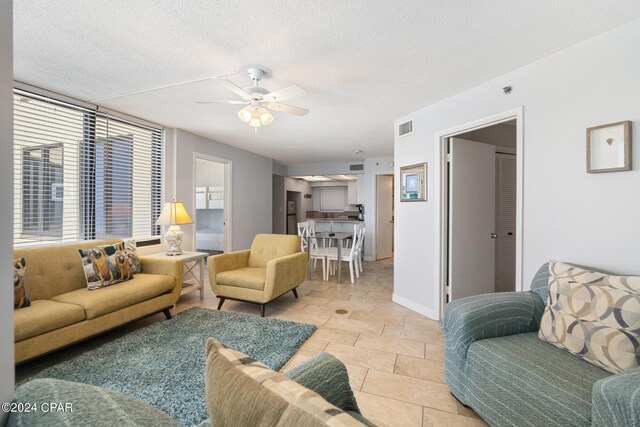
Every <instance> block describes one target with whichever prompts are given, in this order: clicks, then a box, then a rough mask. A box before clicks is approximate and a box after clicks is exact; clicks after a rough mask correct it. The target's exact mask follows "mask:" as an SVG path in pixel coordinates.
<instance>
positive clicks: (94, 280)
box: [78, 245, 133, 290]
mask: <svg viewBox="0 0 640 427" xmlns="http://www.w3.org/2000/svg"><path fill="white" fill-rule="evenodd" d="M78 251H79V252H80V257H82V266H83V268H84V276H85V278H86V279H87V288H89V290H92V289H99V288H103V287H105V286H109V285H113V284H115V283H120V282H124V281H126V280H130V279H132V278H133V273H132V272H131V267H130V266H129V260H128V258H127V255H126V254H125V253H124V252H123V251H121V250H118V248H117V247H116V246H115V245H110V246H105V247H102V248H95V249H79V250H78Z"/></svg>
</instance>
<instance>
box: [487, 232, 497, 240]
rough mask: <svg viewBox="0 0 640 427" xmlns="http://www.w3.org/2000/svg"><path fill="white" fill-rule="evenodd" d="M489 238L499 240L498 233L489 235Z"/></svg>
mask: <svg viewBox="0 0 640 427" xmlns="http://www.w3.org/2000/svg"><path fill="white" fill-rule="evenodd" d="M489 237H491V238H492V239H497V238H498V235H497V234H496V233H491V234H489Z"/></svg>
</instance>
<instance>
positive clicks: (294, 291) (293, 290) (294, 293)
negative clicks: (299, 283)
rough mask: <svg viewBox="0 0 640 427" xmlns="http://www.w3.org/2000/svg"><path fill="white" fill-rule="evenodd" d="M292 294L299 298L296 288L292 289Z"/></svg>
mask: <svg viewBox="0 0 640 427" xmlns="http://www.w3.org/2000/svg"><path fill="white" fill-rule="evenodd" d="M291 292H293V296H294V297H296V298H298V291H297V290H296V288H293V289H291Z"/></svg>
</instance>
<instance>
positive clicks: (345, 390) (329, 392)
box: [284, 353, 360, 413]
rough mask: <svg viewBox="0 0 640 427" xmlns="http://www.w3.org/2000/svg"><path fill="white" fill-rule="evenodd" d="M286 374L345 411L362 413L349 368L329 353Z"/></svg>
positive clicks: (319, 355) (312, 359)
mask: <svg viewBox="0 0 640 427" xmlns="http://www.w3.org/2000/svg"><path fill="white" fill-rule="evenodd" d="M284 374H285V375H286V376H287V377H289V378H291V379H292V380H294V381H295V382H297V383H298V384H300V385H301V386H304V387H306V388H308V389H310V390H313V391H315V392H316V393H318V394H319V395H320V396H322V397H324V399H325V400H326V401H327V402H329V403H331V404H332V405H335V406H337V407H338V408H340V409H342V410H343V411H345V412H357V413H360V408H358V403H357V402H356V397H355V396H354V395H353V391H352V390H351V385H350V384H349V373H348V372H347V368H346V367H345V366H344V364H343V363H342V362H341V361H339V360H338V359H336V358H335V357H333V356H332V355H330V354H329V353H320V354H318V355H316V356H314V357H312V358H311V359H309V360H307V361H306V362H304V363H303V364H301V365H300V366H296V367H295V368H293V369H291V370H289V371H287V372H285V373H284Z"/></svg>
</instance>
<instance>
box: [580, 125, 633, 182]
mask: <svg viewBox="0 0 640 427" xmlns="http://www.w3.org/2000/svg"><path fill="white" fill-rule="evenodd" d="M628 170H631V122H630V121H628V120H627V121H624V122H617V123H609V124H606V125H601V126H594V127H590V128H587V172H588V173H600V172H617V171H628Z"/></svg>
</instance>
